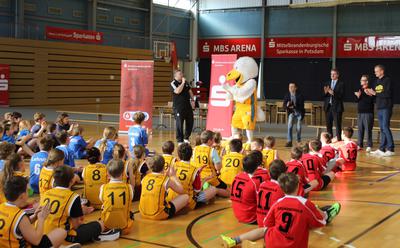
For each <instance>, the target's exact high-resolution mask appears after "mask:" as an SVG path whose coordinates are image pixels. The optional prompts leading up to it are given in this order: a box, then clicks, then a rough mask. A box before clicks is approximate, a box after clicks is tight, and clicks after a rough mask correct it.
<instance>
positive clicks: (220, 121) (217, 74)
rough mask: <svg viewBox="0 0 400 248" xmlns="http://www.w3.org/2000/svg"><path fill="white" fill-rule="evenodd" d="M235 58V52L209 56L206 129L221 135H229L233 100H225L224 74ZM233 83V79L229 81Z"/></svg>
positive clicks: (231, 66)
mask: <svg viewBox="0 0 400 248" xmlns="http://www.w3.org/2000/svg"><path fill="white" fill-rule="evenodd" d="M236 59H237V55H236V54H226V55H215V54H213V55H212V56H211V80H210V97H209V99H208V113H207V130H211V131H214V132H220V133H221V135H222V137H226V138H228V137H230V136H231V135H232V132H231V120H232V112H233V102H232V101H230V100H227V99H226V98H227V93H226V91H225V90H224V89H223V88H222V85H223V84H224V83H225V82H226V77H225V76H226V74H227V73H228V72H229V71H230V70H232V68H233V64H234V63H235V61H236ZM229 83H230V84H232V85H233V84H234V83H235V82H234V81H231V82H229Z"/></svg>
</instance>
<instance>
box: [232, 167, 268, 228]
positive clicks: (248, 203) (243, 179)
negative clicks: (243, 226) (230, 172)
mask: <svg viewBox="0 0 400 248" xmlns="http://www.w3.org/2000/svg"><path fill="white" fill-rule="evenodd" d="M260 184H261V182H260V181H259V180H257V179H255V178H254V176H251V175H250V174H247V173H245V172H242V173H239V174H238V175H237V176H236V177H235V179H234V180H233V182H232V187H231V201H232V209H233V213H234V214H235V216H236V219H238V221H239V222H243V223H253V222H256V221H257V214H256V210H257V193H258V188H259V187H260Z"/></svg>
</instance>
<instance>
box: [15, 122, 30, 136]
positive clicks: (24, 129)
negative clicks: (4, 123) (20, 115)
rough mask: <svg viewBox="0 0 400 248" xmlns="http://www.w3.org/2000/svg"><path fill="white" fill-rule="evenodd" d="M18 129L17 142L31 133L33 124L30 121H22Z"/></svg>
mask: <svg viewBox="0 0 400 248" xmlns="http://www.w3.org/2000/svg"><path fill="white" fill-rule="evenodd" d="M18 129H19V131H18V134H17V138H16V140H17V141H19V140H21V139H22V138H23V137H25V136H27V135H28V134H30V133H31V131H30V130H31V123H30V122H29V121H28V120H21V121H20V122H19V124H18Z"/></svg>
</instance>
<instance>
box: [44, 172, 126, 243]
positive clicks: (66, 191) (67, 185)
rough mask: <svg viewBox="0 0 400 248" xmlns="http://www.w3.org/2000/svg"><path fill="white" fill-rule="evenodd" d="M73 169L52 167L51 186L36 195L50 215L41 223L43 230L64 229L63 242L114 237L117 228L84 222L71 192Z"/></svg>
mask: <svg viewBox="0 0 400 248" xmlns="http://www.w3.org/2000/svg"><path fill="white" fill-rule="evenodd" d="M74 176H75V175H74V171H73V169H72V168H71V167H69V166H67V165H61V166H59V167H57V168H55V169H54V186H55V187H54V188H52V189H50V190H48V191H46V192H45V193H44V194H41V195H40V206H42V207H43V206H46V205H48V206H49V207H50V214H49V216H47V218H46V220H45V222H44V233H45V234H48V233H50V232H51V231H52V230H53V229H54V228H62V229H64V230H66V231H67V238H66V241H68V242H73V243H80V244H82V243H87V242H92V241H93V240H99V241H104V240H116V239H118V238H119V234H120V230H110V231H109V232H107V233H102V232H103V231H104V230H105V227H104V223H103V221H92V222H89V223H87V224H83V223H84V215H83V210H82V206H81V199H80V197H79V195H78V194H77V193H75V192H73V191H71V186H72V185H73V184H74Z"/></svg>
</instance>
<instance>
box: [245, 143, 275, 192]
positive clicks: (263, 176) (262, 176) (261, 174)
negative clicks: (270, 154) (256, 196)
mask: <svg viewBox="0 0 400 248" xmlns="http://www.w3.org/2000/svg"><path fill="white" fill-rule="evenodd" d="M249 154H254V156H256V158H257V164H258V167H257V169H256V171H255V172H254V174H253V178H254V179H256V180H258V181H259V182H260V184H261V183H262V182H265V181H269V180H270V179H271V178H270V176H269V172H268V170H267V169H265V168H264V167H263V154H262V153H261V152H260V151H258V150H255V151H251V152H250V153H249Z"/></svg>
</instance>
